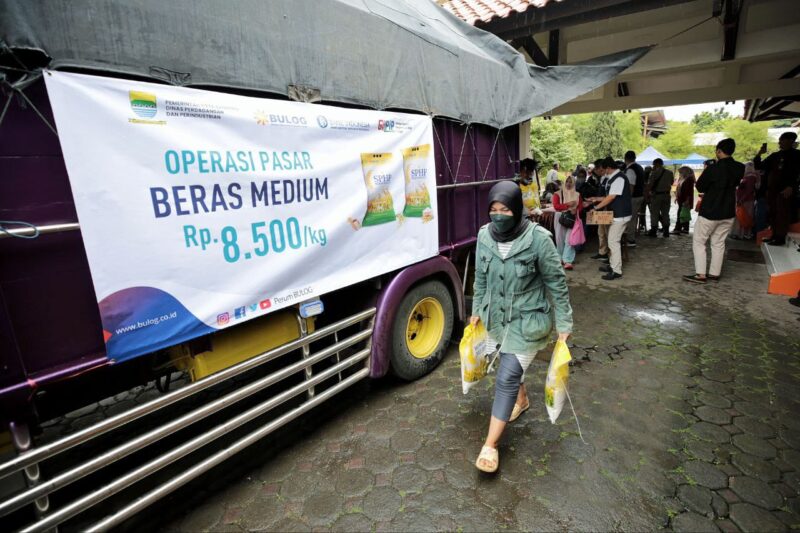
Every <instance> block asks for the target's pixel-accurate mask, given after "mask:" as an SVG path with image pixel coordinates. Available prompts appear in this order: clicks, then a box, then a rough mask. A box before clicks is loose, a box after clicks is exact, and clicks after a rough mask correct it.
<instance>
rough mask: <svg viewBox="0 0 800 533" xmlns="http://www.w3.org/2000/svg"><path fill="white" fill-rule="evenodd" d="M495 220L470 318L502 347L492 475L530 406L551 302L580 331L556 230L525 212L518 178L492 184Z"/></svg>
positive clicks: (565, 328)
mask: <svg viewBox="0 0 800 533" xmlns="http://www.w3.org/2000/svg"><path fill="white" fill-rule="evenodd" d="M489 218H491V222H490V223H489V224H487V225H485V226H483V227H482V228H481V229H480V232H478V245H477V249H476V252H475V290H474V297H473V301H472V302H473V303H472V317H471V318H470V322H471V323H472V324H477V322H478V320H481V321H482V322H483V323H484V325H485V326H486V329H487V330H488V332H489V337H490V346H492V347H496V346H498V345H499V348H500V359H499V361H500V364H499V366H498V369H497V379H496V381H495V383H496V384H495V397H494V405H493V406H492V417H491V420H490V422H489V434H488V435H487V437H486V442H485V443H484V446H483V449H482V450H481V453H480V456H479V457H478V460H477V461H476V463H475V466H476V467H477V468H478V469H480V470H482V471H484V472H490V473H491V472H495V471H497V467H498V465H499V457H498V453H497V444H498V442H499V440H500V437H501V436H502V435H503V430H504V429H505V427H506V424H507V423H508V422H513V421H514V420H516V419H517V418H518V417H519V416H520V415H521V414H522V413H523V412H525V411H526V410H527V409H528V408H529V407H530V402H529V400H528V395H527V393H526V391H525V385H524V383H523V380H524V378H525V370H526V369H527V368H528V365H530V363H531V361H532V360H533V358H534V357H535V356H536V352H538V351H539V350H541V349H542V348H544V347H546V346H547V344H548V343H549V340H550V339H549V337H550V334H551V332H552V329H553V316H552V313H551V304H550V302H552V305H553V307H554V308H555V326H556V329H557V330H558V336H559V339H561V340H566V339H567V337H569V335H570V332H571V331H572V308H571V307H570V304H569V291H568V289H567V278H566V274H565V273H564V269H563V267H562V266H561V258H560V257H559V255H558V251H557V250H556V247H555V245H554V244H553V240H552V236H551V235H550V232H549V231H547V230H546V229H544V228H542V227H541V226H539V225H538V224H532V223H530V222H529V221H528V220H527V218H525V217H523V208H522V194H521V193H520V190H519V187H517V185H516V184H514V183H513V182H511V181H503V182H500V183H497V184H496V185H495V186H494V187H492V189H491V191H489ZM548 297H549V298H548ZM548 299H549V301H548Z"/></svg>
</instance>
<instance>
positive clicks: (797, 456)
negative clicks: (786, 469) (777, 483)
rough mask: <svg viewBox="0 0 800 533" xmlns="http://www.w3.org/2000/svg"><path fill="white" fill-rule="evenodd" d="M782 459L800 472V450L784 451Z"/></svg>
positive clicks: (781, 454)
mask: <svg viewBox="0 0 800 533" xmlns="http://www.w3.org/2000/svg"><path fill="white" fill-rule="evenodd" d="M780 456H781V458H782V459H783V460H784V461H785V462H786V463H788V464H789V465H791V467H792V468H794V469H795V470H800V450H782V451H781V453H780Z"/></svg>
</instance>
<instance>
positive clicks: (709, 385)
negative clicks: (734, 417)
mask: <svg viewBox="0 0 800 533" xmlns="http://www.w3.org/2000/svg"><path fill="white" fill-rule="evenodd" d="M695 380H696V382H697V386H698V387H700V389H702V390H704V391H705V392H710V393H711V394H717V395H720V396H726V395H728V394H730V392H731V388H730V387H729V386H728V385H726V384H723V383H720V382H718V381H711V380H709V379H705V378H700V377H698V378H695Z"/></svg>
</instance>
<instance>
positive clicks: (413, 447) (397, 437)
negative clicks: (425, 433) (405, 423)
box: [391, 430, 422, 452]
mask: <svg viewBox="0 0 800 533" xmlns="http://www.w3.org/2000/svg"><path fill="white" fill-rule="evenodd" d="M391 443H392V449H393V450H394V451H396V452H415V451H417V450H419V448H420V446H422V435H420V434H419V433H418V432H417V431H412V430H405V431H398V432H397V433H395V434H394V435H392V438H391Z"/></svg>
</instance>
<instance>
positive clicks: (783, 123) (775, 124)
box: [771, 118, 795, 128]
mask: <svg viewBox="0 0 800 533" xmlns="http://www.w3.org/2000/svg"><path fill="white" fill-rule="evenodd" d="M794 120H795V119H793V118H781V119H778V120H773V121H772V126H771V127H772V128H789V127H791V126H792V124H794Z"/></svg>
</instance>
